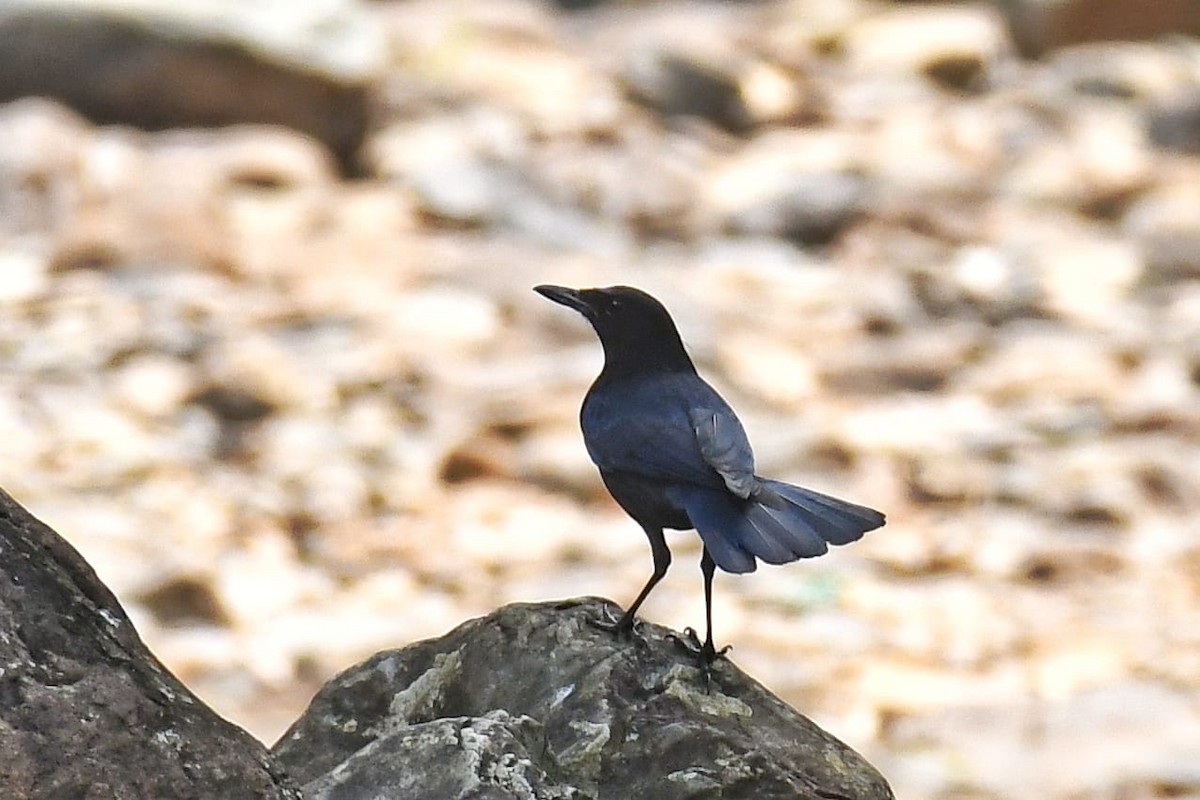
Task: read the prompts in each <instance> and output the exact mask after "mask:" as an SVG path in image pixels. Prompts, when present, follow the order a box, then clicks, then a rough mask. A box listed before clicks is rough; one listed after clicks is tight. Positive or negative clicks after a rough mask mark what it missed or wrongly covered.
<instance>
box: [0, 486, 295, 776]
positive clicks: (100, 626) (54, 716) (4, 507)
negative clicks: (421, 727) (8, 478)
mask: <svg viewBox="0 0 1200 800" xmlns="http://www.w3.org/2000/svg"><path fill="white" fill-rule="evenodd" d="M0 697H3V701H2V702H0V785H2V786H3V787H4V796H5V797H21V798H47V800H50V799H51V798H54V799H55V800H57V798H64V797H81V798H82V797H106V798H130V799H133V798H149V797H153V798H157V799H158V800H169V799H170V798H196V797H220V798H231V799H232V798H294V799H295V800H299V798H300V797H301V795H300V793H299V791H298V790H297V789H296V788H295V786H294V785H293V784H292V783H291V782H290V781H289V780H288V779H287V778H286V777H285V775H284V773H283V772H282V770H280V769H279V768H278V767H277V765H276V763H275V761H274V759H272V758H271V756H270V755H268V754H267V752H266V751H265V750H264V749H263V747H262V745H260V744H259V743H258V742H256V741H254V739H252V738H251V737H250V735H249V734H247V733H246V732H245V731H242V730H241V729H239V728H237V727H236V726H234V725H231V724H230V723H228V722H226V721H225V720H223V719H221V718H220V717H219V716H217V715H216V714H215V713H213V712H212V711H211V710H210V709H209V708H208V707H207V706H205V705H204V704H203V703H202V702H200V700H199V699H197V698H196V697H195V696H194V695H193V694H192V693H191V692H189V691H188V690H187V688H186V687H185V686H184V685H183V684H181V683H180V682H179V681H178V680H177V679H176V678H175V676H173V675H172V674H171V673H170V672H168V671H167V670H166V668H165V667H163V666H162V664H160V663H159V662H158V660H157V659H156V658H155V657H154V656H153V655H152V654H151V653H150V651H149V650H147V649H146V646H145V645H144V644H142V641H141V639H140V638H138V635H137V633H136V631H134V629H133V625H132V623H131V622H130V621H129V617H127V616H126V615H125V612H124V611H123V610H122V609H121V606H120V605H119V604H118V603H117V600H116V598H115V597H113V595H112V593H111V592H109V591H108V589H107V588H106V587H105V586H104V585H103V584H102V583H101V582H100V580H99V579H98V578H97V577H96V574H95V573H94V572H93V571H92V569H91V567H89V566H88V565H87V563H86V562H85V561H84V560H83V558H82V557H81V556H80V555H79V553H77V552H76V551H75V550H74V548H72V547H71V546H70V545H69V544H67V543H66V542H65V541H64V540H63V539H62V538H60V537H59V536H58V535H57V534H56V533H54V531H52V530H50V528H48V527H47V526H46V525H44V524H42V523H41V522H39V521H38V520H37V519H35V518H34V517H33V516H32V515H30V513H29V512H28V511H26V510H25V509H24V508H22V507H21V506H20V505H18V504H17V503H16V501H14V500H13V499H12V498H11V497H10V496H9V495H8V494H7V493H5V492H4V491H3V490H0Z"/></svg>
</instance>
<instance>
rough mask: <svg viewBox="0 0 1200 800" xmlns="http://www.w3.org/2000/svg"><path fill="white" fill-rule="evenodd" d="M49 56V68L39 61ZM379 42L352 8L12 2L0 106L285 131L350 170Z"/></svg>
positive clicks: (2, 45) (2, 12)
mask: <svg viewBox="0 0 1200 800" xmlns="http://www.w3.org/2000/svg"><path fill="white" fill-rule="evenodd" d="M47 53H53V54H54V57H53V58H47V57H46V54H47ZM382 63H383V39H382V37H381V36H380V35H379V30H378V28H377V27H375V26H373V25H372V24H371V23H370V21H369V19H368V18H367V17H366V15H365V14H364V12H363V10H362V9H361V8H360V7H358V5H357V4H356V3H354V2H352V0H346V1H344V2H343V1H341V0H339V1H338V2H331V3H310V4H304V5H302V6H296V5H295V4H293V3H287V2H276V1H275V0H260V1H259V2H255V3H237V2H228V1H227V0H192V1H191V2H185V3H155V2H150V1H149V0H104V2H99V3H97V2H89V1H86V0H16V1H15V2H8V3H5V4H4V5H3V6H2V7H0V100H10V99H13V98H16V97H21V96H24V95H43V96H48V97H54V98H57V99H59V100H62V101H63V102H66V103H68V104H69V105H71V106H72V107H73V108H75V109H77V110H79V111H80V112H82V113H83V114H85V115H87V116H88V117H90V118H91V119H93V120H96V121H98V122H106V123H114V122H116V123H125V124H131V125H136V126H139V127H143V128H149V129H153V130H157V129H162V128H170V127H181V126H219V125H229V124H234V123H244V122H254V123H271V124H278V125H285V126H288V127H292V128H295V129H297V130H299V131H302V132H304V133H307V134H308V135H310V136H312V137H313V138H315V139H318V140H319V141H322V142H324V143H325V144H326V145H327V146H329V148H330V149H331V150H332V151H333V152H334V153H335V154H336V155H337V156H338V158H339V159H340V160H341V161H342V162H343V163H344V164H347V165H349V164H351V163H352V161H353V157H354V155H355V152H356V150H357V149H358V146H359V144H360V143H361V141H362V139H363V136H364V134H365V132H366V124H367V120H366V114H367V88H368V86H369V84H370V83H371V82H372V81H373V80H375V79H376V78H377V77H378V76H379V74H380V69H381V67H382Z"/></svg>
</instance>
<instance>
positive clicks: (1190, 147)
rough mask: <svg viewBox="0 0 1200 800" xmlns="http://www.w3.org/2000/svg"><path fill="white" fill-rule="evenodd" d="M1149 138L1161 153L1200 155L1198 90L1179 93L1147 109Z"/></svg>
mask: <svg viewBox="0 0 1200 800" xmlns="http://www.w3.org/2000/svg"><path fill="white" fill-rule="evenodd" d="M1149 134H1150V140H1151V141H1152V142H1154V144H1156V145H1158V146H1159V147H1161V148H1163V149H1164V150H1175V151H1178V152H1180V153H1187V154H1190V155H1200V90H1197V89H1195V88H1193V89H1192V90H1191V91H1189V92H1180V93H1179V94H1178V95H1176V96H1174V97H1170V98H1167V99H1164V100H1163V101H1161V102H1159V103H1158V104H1156V105H1155V107H1154V108H1151V109H1150V125H1149Z"/></svg>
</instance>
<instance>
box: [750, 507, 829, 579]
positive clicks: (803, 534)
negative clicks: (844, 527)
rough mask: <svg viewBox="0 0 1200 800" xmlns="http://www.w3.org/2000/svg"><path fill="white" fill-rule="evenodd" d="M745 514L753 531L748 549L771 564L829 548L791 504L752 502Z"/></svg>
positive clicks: (812, 554)
mask: <svg viewBox="0 0 1200 800" xmlns="http://www.w3.org/2000/svg"><path fill="white" fill-rule="evenodd" d="M743 515H744V517H745V519H746V521H747V522H748V523H750V524H749V525H747V526H745V527H747V528H749V529H750V531H751V532H752V534H751V541H750V542H748V543H747V544H748V548H747V549H749V550H750V552H752V553H754V555H756V556H758V557H759V558H761V559H762V560H763V561H766V562H767V563H768V564H786V563H787V562H789V561H795V560H796V559H797V558H813V557H815V556H819V555H823V554H825V552H827V551H828V550H829V545H827V544H825V540H824V539H823V538H822V537H821V534H820V532H819V531H818V530H817V529H816V528H815V527H813V525H812V524H811V523H810V522H809V521H808V520H806V519H804V518H803V517H801V516H800V515H798V514H797V513H796V509H795V508H793V507H791V506H788V507H786V508H784V509H775V508H771V507H770V506H767V505H763V504H760V503H755V502H751V503H749V504H748V505H747V506H746V508H745V510H744V511H743Z"/></svg>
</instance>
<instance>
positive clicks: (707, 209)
mask: <svg viewBox="0 0 1200 800" xmlns="http://www.w3.org/2000/svg"><path fill="white" fill-rule="evenodd" d="M860 167H861V164H860V163H859V157H858V155H857V154H856V152H855V141H854V137H839V136H829V135H826V134H822V133H805V132H797V131H788V132H786V133H784V132H776V133H769V134H766V135H764V136H761V137H759V138H758V139H756V140H754V141H753V142H751V143H750V144H749V145H748V146H747V147H746V148H744V149H743V150H742V151H741V152H740V153H738V154H736V155H735V156H733V157H732V158H731V159H729V161H728V162H727V163H726V164H724V165H722V166H720V167H718V168H717V170H716V171H715V174H714V175H712V177H711V178H710V179H709V180H708V182H707V185H706V186H705V187H704V189H703V197H704V199H703V201H702V203H703V208H702V210H701V217H702V218H707V219H710V220H714V221H715V222H716V223H717V225H718V227H720V228H721V229H723V230H725V231H728V232H731V233H736V234H741V235H750V236H779V237H783V238H786V239H789V240H791V241H794V242H797V243H799V244H806V245H820V244H828V243H829V242H831V241H833V240H834V239H835V238H836V237H837V236H838V234H840V233H841V232H842V230H843V229H845V228H846V227H847V226H848V225H850V224H851V223H852V222H853V221H854V220H855V219H857V218H858V217H859V216H860V215H861V213H862V211H863V210H864V208H865V206H866V204H867V202H868V198H869V195H870V192H871V188H872V184H871V181H870V180H869V178H868V177H867V176H866V175H864V174H863V172H862V171H861V169H860Z"/></svg>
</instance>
